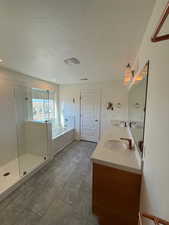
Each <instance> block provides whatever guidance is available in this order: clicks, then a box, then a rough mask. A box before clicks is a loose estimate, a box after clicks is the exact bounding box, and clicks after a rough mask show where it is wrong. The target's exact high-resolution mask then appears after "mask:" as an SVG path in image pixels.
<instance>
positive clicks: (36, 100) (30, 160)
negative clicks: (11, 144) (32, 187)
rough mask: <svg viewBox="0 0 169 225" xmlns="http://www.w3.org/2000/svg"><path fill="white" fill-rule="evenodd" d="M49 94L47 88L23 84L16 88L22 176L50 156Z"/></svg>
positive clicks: (19, 155) (19, 156) (19, 158)
mask: <svg viewBox="0 0 169 225" xmlns="http://www.w3.org/2000/svg"><path fill="white" fill-rule="evenodd" d="M48 96H49V94H48V91H45V90H40V89H32V88H27V87H21V86H20V87H17V88H16V89H15V99H16V115H17V118H16V120H17V140H18V162H19V170H20V176H24V175H26V174H27V173H29V172H31V171H33V170H34V169H35V168H37V167H38V166H39V165H41V164H42V163H43V162H44V161H45V160H47V158H48V128H49V126H48V125H49V124H48V122H47V120H48V104H49V103H48Z"/></svg>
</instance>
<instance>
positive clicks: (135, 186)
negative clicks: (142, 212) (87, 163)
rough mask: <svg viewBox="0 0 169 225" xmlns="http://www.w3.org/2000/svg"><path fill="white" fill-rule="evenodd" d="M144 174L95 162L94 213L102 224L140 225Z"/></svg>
mask: <svg viewBox="0 0 169 225" xmlns="http://www.w3.org/2000/svg"><path fill="white" fill-rule="evenodd" d="M140 187H141V175H140V174H136V173H131V172H126V171H123V170H120V169H116V168H112V167H109V166H104V165H101V164H97V163H93V197H92V198H93V199H92V201H93V202H92V210H93V213H94V214H95V215H96V216H97V217H98V219H99V223H100V225H138V212H139V201H140Z"/></svg>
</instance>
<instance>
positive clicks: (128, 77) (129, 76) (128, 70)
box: [124, 63, 134, 85]
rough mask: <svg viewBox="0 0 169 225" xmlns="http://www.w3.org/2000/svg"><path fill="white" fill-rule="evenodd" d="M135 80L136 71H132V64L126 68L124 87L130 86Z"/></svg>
mask: <svg viewBox="0 0 169 225" xmlns="http://www.w3.org/2000/svg"><path fill="white" fill-rule="evenodd" d="M133 78H134V71H133V70H131V66H130V63H128V65H127V66H126V69H125V73H124V85H128V84H129V83H130V82H131V81H132V80H133Z"/></svg>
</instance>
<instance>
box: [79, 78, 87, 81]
mask: <svg viewBox="0 0 169 225" xmlns="http://www.w3.org/2000/svg"><path fill="white" fill-rule="evenodd" d="M80 80H83V81H84V80H88V78H81V79H80Z"/></svg>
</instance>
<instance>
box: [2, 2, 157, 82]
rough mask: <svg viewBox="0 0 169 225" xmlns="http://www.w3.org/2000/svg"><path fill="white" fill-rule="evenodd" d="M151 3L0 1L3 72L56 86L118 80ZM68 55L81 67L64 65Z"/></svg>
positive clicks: (132, 54) (135, 47) (131, 55)
mask: <svg viewBox="0 0 169 225" xmlns="http://www.w3.org/2000/svg"><path fill="white" fill-rule="evenodd" d="M154 2H155V1H154V0H148V1H147V0H12V1H11V0H0V31H1V32H0V33H1V36H0V58H3V59H4V66H5V67H7V68H11V69H13V70H16V71H19V72H22V73H25V74H28V75H31V76H34V77H38V78H41V79H44V80H48V81H53V82H56V83H79V82H84V81H80V79H81V78H84V77H85V78H88V81H87V82H93V81H106V80H113V79H116V80H117V79H121V78H122V75H123V70H124V67H125V65H126V64H127V63H128V62H132V61H133V60H134V58H135V56H136V53H137V51H138V48H139V45H140V42H141V39H142V37H143V34H144V31H145V28H146V25H147V22H148V19H149V17H150V15H151V12H152V9H153V5H154ZM71 57H76V58H77V59H79V60H80V64H77V65H66V64H65V63H64V59H67V58H71ZM85 82H86V81H85Z"/></svg>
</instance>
